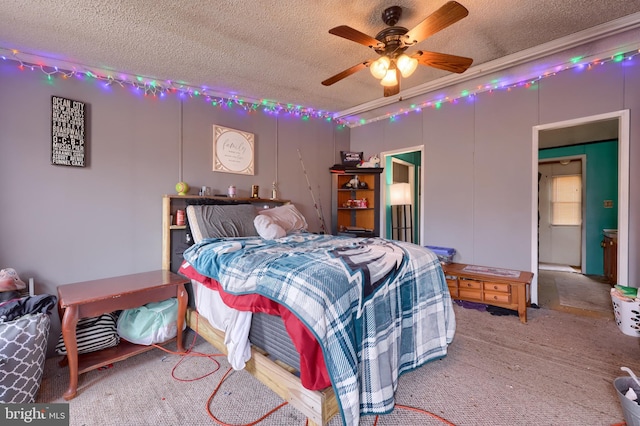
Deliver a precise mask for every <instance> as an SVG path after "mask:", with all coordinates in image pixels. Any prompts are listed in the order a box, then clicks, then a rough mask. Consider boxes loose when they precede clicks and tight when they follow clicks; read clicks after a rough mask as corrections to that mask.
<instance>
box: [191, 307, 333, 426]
mask: <svg viewBox="0 0 640 426" xmlns="http://www.w3.org/2000/svg"><path fill="white" fill-rule="evenodd" d="M187 325H188V326H189V328H191V329H192V330H194V331H195V332H196V333H198V334H199V335H200V336H202V337H203V338H204V339H205V340H206V341H207V342H209V343H211V345H213V346H214V347H215V348H216V349H218V350H219V351H220V352H222V353H224V354H225V355H226V354H227V348H226V345H225V344H224V333H223V332H222V331H220V330H218V329H216V328H214V327H212V326H211V324H209V321H207V319H206V318H204V317H203V316H202V315H200V314H198V312H197V311H195V310H194V309H191V308H189V309H188V310H187ZM245 370H246V371H248V372H249V373H251V374H252V375H253V376H254V377H255V378H256V379H258V380H260V381H261V382H262V383H264V384H265V385H266V386H267V387H268V388H270V389H271V390H272V391H274V392H275V393H276V394H278V396H280V398H282V399H284V400H285V401H287V402H289V404H291V405H292V406H294V407H295V408H297V409H298V410H299V411H300V412H301V413H302V414H304V415H305V416H307V419H308V425H309V426H316V425H325V424H326V423H327V422H328V421H329V420H330V419H331V418H332V417H333V416H335V415H336V414H338V412H339V408H338V401H337V399H336V396H335V393H334V392H333V388H331V387H328V388H326V389H324V390H322V391H313V390H309V389H306V388H305V387H303V386H302V382H301V381H300V379H299V378H298V377H297V376H295V375H293V374H292V373H290V372H289V370H287V369H286V368H285V367H283V366H281V365H280V364H278V363H276V362H275V361H272V360H271V359H269V358H268V357H267V355H266V354H264V353H262V352H261V351H260V350H259V349H256V348H255V347H252V348H251V359H250V360H249V361H247V365H246V367H245Z"/></svg>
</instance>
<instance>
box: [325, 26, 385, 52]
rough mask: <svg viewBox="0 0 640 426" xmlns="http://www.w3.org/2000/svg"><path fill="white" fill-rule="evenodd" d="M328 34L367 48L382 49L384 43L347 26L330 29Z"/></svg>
mask: <svg viewBox="0 0 640 426" xmlns="http://www.w3.org/2000/svg"><path fill="white" fill-rule="evenodd" d="M329 34H333V35H337V36H338V37H342V38H346V39H347V40H351V41H355V42H356V43H360V44H362V45H364V46H367V47H371V48H373V47H378V46H379V47H381V48H382V47H384V43H382V42H381V41H379V40H376V39H375V38H373V37H371V36H369V35H366V34H365V33H363V32H360V31H358V30H356V29H354V28H351V27H349V26H347V25H340V26H339V27H335V28H331V29H330V30H329Z"/></svg>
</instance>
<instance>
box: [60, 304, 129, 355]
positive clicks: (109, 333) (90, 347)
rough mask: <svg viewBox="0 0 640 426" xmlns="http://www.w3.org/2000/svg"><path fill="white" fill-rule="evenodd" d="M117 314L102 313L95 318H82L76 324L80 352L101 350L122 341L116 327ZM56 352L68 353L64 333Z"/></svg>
mask: <svg viewBox="0 0 640 426" xmlns="http://www.w3.org/2000/svg"><path fill="white" fill-rule="evenodd" d="M116 319H117V318H116V315H115V314H113V313H111V314H102V315H100V316H99V317H95V318H82V319H81V320H79V321H78V324H77V326H76V341H77V343H78V353H79V354H84V353H87V352H94V351H99V350H100V349H106V348H110V347H112V346H116V345H117V344H118V343H120V336H118V330H117V327H116ZM56 353H57V354H59V355H66V354H67V348H66V347H65V345H64V340H63V339H62V333H61V334H60V338H59V339H58V344H57V345H56Z"/></svg>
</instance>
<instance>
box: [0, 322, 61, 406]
mask: <svg viewBox="0 0 640 426" xmlns="http://www.w3.org/2000/svg"><path fill="white" fill-rule="evenodd" d="M50 322H51V319H50V318H49V315H47V314H44V313H35V314H27V315H23V316H21V317H19V318H17V319H15V320H13V321H8V322H0V402H1V403H7V404H8V403H13V404H24V403H33V402H34V401H35V397H36V394H37V393H38V389H39V388H40V381H41V379H42V372H43V370H44V362H45V358H46V350H47V338H48V337H49V324H50Z"/></svg>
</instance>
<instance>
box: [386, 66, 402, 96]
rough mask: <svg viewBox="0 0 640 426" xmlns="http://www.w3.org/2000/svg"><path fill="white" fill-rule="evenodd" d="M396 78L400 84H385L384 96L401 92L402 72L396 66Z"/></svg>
mask: <svg viewBox="0 0 640 426" xmlns="http://www.w3.org/2000/svg"><path fill="white" fill-rule="evenodd" d="M396 79H397V80H398V84H396V85H395V86H384V97H385V98H386V97H387V96H393V95H397V94H398V93H400V72H399V71H398V69H397V68H396Z"/></svg>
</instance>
